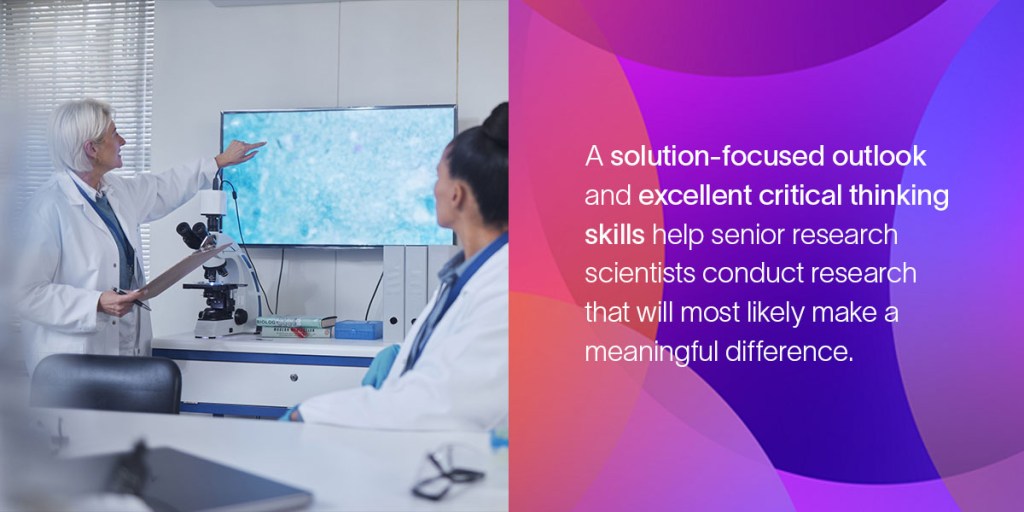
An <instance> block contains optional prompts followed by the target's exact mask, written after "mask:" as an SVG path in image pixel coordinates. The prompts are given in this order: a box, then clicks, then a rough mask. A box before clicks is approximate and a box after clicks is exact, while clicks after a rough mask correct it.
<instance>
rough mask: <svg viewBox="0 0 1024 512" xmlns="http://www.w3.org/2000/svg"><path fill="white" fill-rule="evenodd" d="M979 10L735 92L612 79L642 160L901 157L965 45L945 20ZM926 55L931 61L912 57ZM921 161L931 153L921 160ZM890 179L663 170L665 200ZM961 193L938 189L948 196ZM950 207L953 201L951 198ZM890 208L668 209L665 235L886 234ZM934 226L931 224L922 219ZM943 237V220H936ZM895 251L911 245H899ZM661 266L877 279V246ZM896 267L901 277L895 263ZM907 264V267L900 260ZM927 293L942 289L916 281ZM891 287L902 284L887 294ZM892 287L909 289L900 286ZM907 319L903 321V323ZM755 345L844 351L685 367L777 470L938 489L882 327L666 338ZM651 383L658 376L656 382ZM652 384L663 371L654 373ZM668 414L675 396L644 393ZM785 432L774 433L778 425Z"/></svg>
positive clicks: (861, 293)
mask: <svg viewBox="0 0 1024 512" xmlns="http://www.w3.org/2000/svg"><path fill="white" fill-rule="evenodd" d="M984 12H985V9H984V8H983V7H979V6H974V7H973V8H968V6H963V5H956V4H946V6H945V8H941V9H939V10H937V11H936V12H934V13H932V15H931V16H930V17H928V18H926V19H925V20H922V21H921V22H920V23H919V24H917V25H914V26H912V27H910V28H908V29H907V30H905V31H903V32H901V33H900V34H898V35H896V36H894V37H892V38H891V39H889V40H887V41H885V42H883V43H880V44H878V45H876V46H874V47H872V48H869V49H867V50H864V51H862V52H860V53H857V54H855V55H852V56H849V57H846V58H844V59H841V60H838V61H835V62H830V63H828V64H825V65H821V66H817V67H814V68H810V69H805V70H801V71H799V72H792V73H787V74H779V75H771V76H764V77H749V78H744V79H736V78H731V77H721V78H718V77H696V76H692V75H686V74H682V73H676V72H672V71H666V70H663V69H659V68H655V67H651V66H647V65H643V64H637V63H633V62H629V61H625V60H623V69H624V70H625V71H626V74H627V76H628V77H629V79H630V83H631V86H632V89H633V91H634V94H635V96H636V98H637V103H638V104H639V106H640V109H641V111H642V112H643V113H644V120H645V124H646V126H647V129H648V132H649V134H650V137H651V145H652V146H653V147H661V146H663V145H666V144H672V143H679V144H685V145H687V146H690V147H694V148H720V147H722V146H724V145H726V144H732V145H733V146H734V147H738V148H814V147H817V145H819V144H824V145H825V146H826V150H829V149H839V148H861V147H864V146H866V145H873V144H878V145H879V146H881V147H883V148H893V149H900V148H906V147H909V146H910V145H911V143H912V142H913V138H914V133H915V131H916V129H917V126H918V124H919V122H920V120H921V116H922V115H923V112H924V109H925V107H926V105H927V102H928V100H929V98H930V96H931V92H932V91H933V90H934V88H935V86H936V84H937V83H938V81H939V80H940V78H941V77H942V76H943V73H944V72H945V68H946V65H947V64H948V63H949V61H950V60H951V59H952V57H953V56H954V55H955V54H956V52H957V50H958V49H959V47H960V44H961V43H962V42H963V40H964V38H965V37H966V36H967V35H968V33H969V31H970V29H971V28H972V27H971V26H970V25H968V24H966V23H964V24H962V25H961V26H960V27H959V29H958V30H956V31H953V30H951V27H950V23H949V22H950V21H951V20H952V19H961V20H962V19H965V18H970V17H973V18H975V19H977V18H978V17H979V16H980V15H981V14H983V13H984ZM922 55H927V56H928V58H927V59H923V58H920V57H921V56H922ZM930 152H931V154H933V155H934V154H935V153H936V152H937V150H936V149H930ZM901 174H902V173H901V169H899V168H890V169H854V170H850V169H845V170H840V169H836V168H833V167H830V166H826V167H824V168H810V169H806V170H799V169H794V170H784V171H778V170H764V169H750V168H748V169H743V170H736V169H722V168H711V169H710V170H706V171H688V170H680V169H670V168H663V169H661V171H660V172H659V178H660V181H661V186H662V187H663V188H677V187H679V188H691V187H696V186H698V185H699V184H700V183H707V182H710V183H713V184H714V185H715V186H717V187H725V186H741V185H743V184H748V183H749V184H751V185H752V186H753V187H754V188H755V189H761V188H773V187H779V186H783V185H785V184H789V183H806V184H807V186H808V187H818V188H822V187H829V186H833V187H834V186H835V185H836V184H843V185H844V188H845V186H848V185H850V184H854V183H864V184H867V185H873V184H875V183H878V184H880V185H882V186H883V187H894V186H895V185H896V184H897V183H899V182H900V181H901ZM956 185H957V183H956V182H953V183H949V186H950V187H951V188H954V190H955V188H956ZM954 194H955V191H954ZM894 211H895V210H894V208H892V207H873V208H865V207H853V206H843V207H833V208H821V207H818V208H815V207H795V206H794V207H780V208H765V207H747V208H715V207H688V208H681V207H676V208H668V209H665V211H664V213H665V225H666V227H671V226H676V227H681V226H682V225H683V224H688V225H690V226H698V227H702V228H704V229H705V230H708V229H710V228H711V227H713V226H723V227H729V226H736V227H742V226H753V225H754V224H755V223H761V224H762V225H765V226H789V227H832V226H843V227H874V226H880V225H882V224H884V223H888V224H890V225H892V223H893V215H894ZM932 213H934V212H932ZM933 219H934V220H933V221H939V222H941V217H933ZM903 236H904V237H905V238H906V237H913V236H915V235H914V233H913V232H912V231H911V230H907V232H905V233H903ZM666 259H667V261H668V263H669V264H672V263H674V262H677V261H679V262H683V263H684V264H687V265H692V266H696V267H698V268H702V267H704V266H725V265H752V264H757V263H759V262H761V261H765V262H767V263H768V264H770V265H792V264H795V263H797V262H803V263H804V265H805V266H806V267H808V268H809V267H811V266H815V265H831V266H836V265H848V266H885V265H888V263H889V247H887V246H866V247H840V248H835V247H806V246H801V247H793V246H790V245H788V244H787V245H782V246H777V247H771V246H757V247H754V248H750V249H740V248H736V247H715V246H710V245H706V246H704V247H702V248H700V249H699V250H696V251H693V252H690V251H689V250H687V249H686V248H684V247H683V248H681V247H677V246H670V247H668V248H667V249H666ZM896 263H899V262H896ZM911 263H912V264H916V263H917V262H916V261H911ZM919 278H920V279H921V280H925V281H937V280H944V279H946V277H945V276H942V275H929V274H920V275H919ZM895 286H896V287H899V286H900V285H895ZM904 287H906V286H905V285H904ZM664 295H665V298H666V299H671V300H673V301H674V303H675V304H677V305H678V304H706V305H711V304H725V303H731V301H732V300H735V299H740V300H763V301H765V302H767V303H770V304H781V303H784V302H785V301H787V300H789V301H791V302H793V303H795V304H798V305H807V306H810V305H811V304H833V305H839V304H845V303H847V302H849V301H851V300H852V301H855V302H856V303H858V304H871V305H874V306H876V307H878V308H879V309H880V310H882V309H884V306H886V305H888V303H889V300H888V298H889V287H888V286H885V285H814V284H803V285H783V286H758V285H704V284H694V285H687V286H668V287H666V288H665V291H664ZM908 316H909V313H908ZM746 338H753V339H765V340H766V341H768V342H770V343H775V344H782V343H799V344H804V343H810V344H821V343H828V344H845V345H847V346H848V347H850V350H851V351H852V354H853V355H854V361H855V362H854V363H848V364H839V363H832V364H789V365H786V364H781V365H780V364H749V365H746V366H739V365H729V364H711V365H707V364H703V365H696V366H695V369H696V370H697V372H698V373H699V374H700V375H701V376H702V377H703V378H705V379H706V380H707V381H708V383H709V384H711V386H712V387H713V388H714V389H715V390H716V391H718V392H719V393H720V394H721V395H722V397H723V398H724V399H725V400H726V401H727V402H728V403H729V404H730V405H731V406H732V407H733V409H734V410H735V411H736V412H737V414H738V415H739V416H740V417H741V418H743V420H744V422H745V423H746V424H747V425H748V427H749V428H750V429H751V431H752V432H754V433H755V435H756V436H757V438H758V440H759V441H760V442H761V445H762V446H763V447H764V449H765V451H766V453H767V454H768V456H769V457H770V458H771V460H772V461H773V463H774V464H775V466H776V467H777V468H779V469H781V470H785V471H789V472H793V473H796V474H800V475H805V476H811V477H815V478H821V479H827V480H835V481H842V482H858V483H896V482H913V481H919V480H924V479H930V478H935V477H936V476H938V474H937V472H936V470H935V468H934V466H933V464H932V461H931V459H930V458H929V456H928V453H927V451H926V450H925V446H924V444H923V443H922V442H921V439H920V435H919V433H918V431H917V428H916V426H915V424H914V419H913V417H912V416H911V412H910V409H909V408H908V407H907V401H906V397H905V395H904V391H903V386H902V382H901V378H900V373H899V367H898V365H897V361H896V357H895V351H894V350H893V337H892V329H891V327H890V326H889V325H888V324H885V323H883V322H876V323H872V324H842V325H828V324H805V325H803V326H801V328H800V329H793V328H791V327H789V326H788V325H780V324H758V325H750V324H745V323H743V324H729V325H715V324H706V323H705V324H691V325H685V324H682V323H680V322H677V323H672V324H663V325H662V326H661V329H659V332H658V339H659V340H661V342H662V343H669V342H671V341H672V340H680V341H682V342H683V343H686V342H689V341H690V340H693V339H700V340H703V341H710V340H715V339H718V340H720V341H722V342H725V343H729V342H733V341H735V340H737V339H746ZM655 371H658V370H655ZM663 371H671V369H670V368H666V369H664V370H663ZM651 392H652V394H653V395H654V397H655V398H656V399H658V400H660V401H661V402H662V403H663V404H664V405H665V406H666V407H667V408H669V409H670V410H672V409H673V408H674V407H673V406H672V404H673V402H674V401H676V400H677V398H676V395H675V391H674V389H673V386H671V385H662V386H657V387H652V389H651ZM780 418H785V421H780Z"/></svg>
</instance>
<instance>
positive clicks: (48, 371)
mask: <svg viewBox="0 0 1024 512" xmlns="http://www.w3.org/2000/svg"><path fill="white" fill-rule="evenodd" d="M31 402H32V405H33V406H37V407H68V408H72V409H99V410H104V411H127V412H157V413H164V414H178V409H179V407H180V406H181V403H180V402H181V370H179V369H178V365H176V364H174V362H173V361H171V360H170V359H164V358H162V357H127V356H101V355H91V354H54V355H51V356H48V357H46V358H45V359H43V360H42V361H40V362H39V365H38V366H36V369H35V372H33V374H32V400H31Z"/></svg>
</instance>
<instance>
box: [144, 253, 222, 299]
mask: <svg viewBox="0 0 1024 512" xmlns="http://www.w3.org/2000/svg"><path fill="white" fill-rule="evenodd" d="M228 247H231V244H224V245H220V246H217V247H211V248H209V249H205V250H202V251H196V252H194V253H192V254H189V255H188V256H186V257H185V259H183V260H181V261H179V262H177V263H175V264H174V266H173V267H171V268H169V269H167V270H165V271H164V273H163V274H160V275H158V276H156V278H154V279H153V280H152V281H150V282H148V283H146V286H143V287H142V288H140V289H139V290H140V291H141V292H143V295H142V296H143V297H145V298H146V299H147V300H148V299H152V298H153V297H156V296H157V295H160V294H161V293H163V292H164V291H165V290H167V289H168V288H170V287H172V286H174V283H177V282H178V281H181V280H182V279H184V278H185V276H187V275H189V274H190V273H192V271H193V270H195V269H197V268H199V266H200V265H202V264H203V263H206V262H207V261H209V260H210V259H212V258H213V257H214V256H216V255H218V254H220V253H221V252H222V251H223V250H224V249H227V248H228Z"/></svg>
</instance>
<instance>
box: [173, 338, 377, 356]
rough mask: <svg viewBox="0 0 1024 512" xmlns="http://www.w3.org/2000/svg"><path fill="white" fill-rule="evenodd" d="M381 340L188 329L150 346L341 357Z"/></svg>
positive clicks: (366, 352) (373, 349)
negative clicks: (199, 334)
mask: <svg viewBox="0 0 1024 512" xmlns="http://www.w3.org/2000/svg"><path fill="white" fill-rule="evenodd" d="M388 345H389V344H387V343H384V342H383V341H381V340H338V339H333V338H261V337H259V336H256V335H255V334H236V335H232V336H225V337H223V338H216V339H200V338H196V337H195V335H193V334H192V333H191V332H187V333H182V334H175V335H171V336H162V337H157V338H153V348H154V349H170V350H205V351H212V352H249V353H257V354H296V355H318V356H342V357H370V358H372V357H373V356H376V355H377V352H380V351H381V349H383V348H384V347H386V346H388Z"/></svg>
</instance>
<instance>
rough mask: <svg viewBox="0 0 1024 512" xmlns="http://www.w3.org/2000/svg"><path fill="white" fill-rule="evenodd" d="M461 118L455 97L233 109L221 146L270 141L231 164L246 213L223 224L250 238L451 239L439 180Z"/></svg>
mask: <svg viewBox="0 0 1024 512" xmlns="http://www.w3.org/2000/svg"><path fill="white" fill-rule="evenodd" d="M455 121H456V111H455V107H454V106H453V105H442V106H424V107H381V108H351V109H330V110H299V111H294V110H293V111H275V112H270V111H259V112H224V113H222V115H221V145H222V147H227V145H228V144H230V143H231V141H232V140H233V139H238V140H247V141H266V142H267V145H266V146H265V147H263V148H261V150H260V155H259V156H258V157H257V158H254V159H252V160H251V161H249V162H246V163H244V164H241V165H238V166H234V167H229V168H227V169H225V170H224V180H225V184H224V190H225V192H226V191H228V190H231V189H232V186H233V188H234V190H236V191H237V196H238V213H237V215H236V212H235V209H234V208H233V207H232V206H233V205H229V208H228V211H227V215H226V216H225V218H224V224H223V231H224V233H226V234H228V235H230V236H231V237H232V238H233V239H235V240H236V241H238V242H239V243H242V244H244V245H251V246H375V245H445V244H447V245H450V244H452V242H453V236H452V232H451V231H450V230H447V229H444V228H441V227H439V226H438V225H437V221H436V217H435V213H434V195H433V188H434V182H435V181H436V179H437V171H436V167H437V163H438V161H439V160H440V158H441V154H442V152H443V150H444V148H445V146H446V145H447V144H448V143H449V142H450V141H451V140H452V137H453V136H454V135H455ZM239 220H240V221H241V222H240V224H241V232H239Z"/></svg>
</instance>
